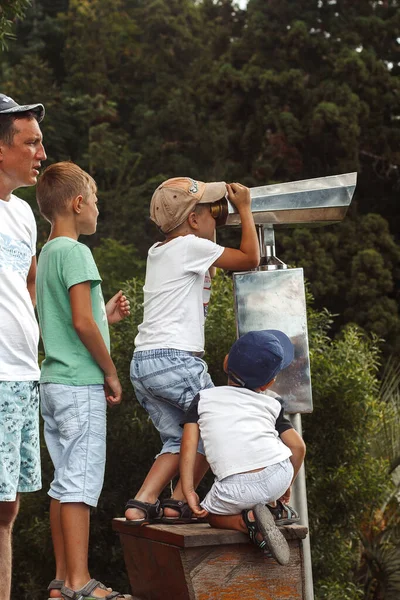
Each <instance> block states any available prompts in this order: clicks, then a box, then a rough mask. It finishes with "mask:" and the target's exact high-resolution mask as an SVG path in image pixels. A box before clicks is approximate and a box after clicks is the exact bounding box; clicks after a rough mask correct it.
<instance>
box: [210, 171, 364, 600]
mask: <svg viewBox="0 0 400 600" xmlns="http://www.w3.org/2000/svg"><path fill="white" fill-rule="evenodd" d="M356 177H357V174H356V173H346V174H344V175H335V176H331V177H319V178H317V179H309V180H303V181H294V182H290V183H282V184H277V185H267V186H262V187H255V188H252V189H251V190H250V194H251V198H252V204H251V207H252V212H253V216H254V221H255V223H256V228H257V232H258V239H259V243H260V254H261V261H260V266H259V267H258V268H257V269H255V270H253V271H248V272H245V273H234V274H233V281H234V297H235V308H236V319H237V331H238V335H239V336H241V335H243V334H245V333H247V332H248V331H254V330H261V329H279V330H281V331H283V332H284V333H286V335H288V336H289V338H290V339H291V341H292V343H293V345H294V348H295V355H294V360H293V363H292V364H291V365H290V366H289V367H288V368H287V369H285V371H284V372H283V373H282V374H281V376H280V377H278V379H277V381H276V383H274V385H273V386H272V387H271V388H270V389H272V390H273V391H274V392H275V393H276V394H278V395H279V396H281V397H282V398H283V400H284V406H285V411H286V412H287V413H289V414H291V415H292V416H291V420H292V423H293V425H294V427H295V428H296V429H297V431H298V432H299V433H300V434H301V416H300V415H301V413H310V412H312V393H311V375H310V357H309V350H308V335H307V313H306V300H305V290H304V275H303V269H301V268H295V269H288V268H287V266H286V265H285V264H284V263H283V262H282V261H281V260H279V258H277V256H276V254H275V228H279V227H293V226H295V225H310V226H315V225H330V224H332V223H337V222H339V221H341V220H342V219H343V218H344V216H345V214H346V212H347V209H348V207H349V205H350V202H351V199H352V197H353V193H354V189H355V186H356ZM213 210H214V216H215V217H216V219H217V225H219V226H221V225H227V226H233V225H239V224H240V216H239V214H238V212H237V211H236V209H235V208H234V206H232V205H231V204H230V203H229V202H228V201H227V200H222V201H221V202H220V203H218V205H216V206H215V207H214V209H213ZM300 261H301V257H300V256H299V262H300ZM293 500H294V504H295V505H296V508H297V509H298V510H299V512H300V516H301V520H302V523H303V524H304V525H308V518H307V499H306V487H305V475H304V469H302V470H301V472H300V473H299V476H298V478H297V480H296V484H295V489H294V494H293ZM307 542H308V539H307ZM304 559H305V561H304V562H305V575H306V582H305V583H306V586H305V587H306V590H305V591H306V598H307V600H311V599H312V598H313V588H312V570H311V557H310V551H309V542H308V543H307V544H306V545H305V547H304Z"/></svg>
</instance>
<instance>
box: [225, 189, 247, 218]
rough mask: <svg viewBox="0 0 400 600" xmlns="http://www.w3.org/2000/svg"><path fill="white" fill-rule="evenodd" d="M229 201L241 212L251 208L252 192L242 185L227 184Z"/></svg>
mask: <svg viewBox="0 0 400 600" xmlns="http://www.w3.org/2000/svg"><path fill="white" fill-rule="evenodd" d="M226 189H227V190H228V199H229V201H230V202H232V204H233V205H234V206H236V208H237V209H238V211H239V212H240V211H241V209H243V208H250V207H251V198H250V190H249V188H247V187H245V186H244V185H242V184H241V183H227V184H226Z"/></svg>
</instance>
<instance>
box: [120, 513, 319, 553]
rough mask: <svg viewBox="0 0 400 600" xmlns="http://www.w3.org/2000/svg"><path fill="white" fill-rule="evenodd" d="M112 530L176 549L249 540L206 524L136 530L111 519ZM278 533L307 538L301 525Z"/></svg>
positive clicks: (283, 528)
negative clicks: (172, 546)
mask: <svg viewBox="0 0 400 600" xmlns="http://www.w3.org/2000/svg"><path fill="white" fill-rule="evenodd" d="M112 526H113V529H114V531H117V532H118V533H122V534H124V535H129V536H133V537H139V538H144V539H149V540H153V541H157V542H161V543H164V544H171V545H174V546H178V547H180V548H193V547H198V546H219V545H221V544H248V543H249V537H248V536H247V535H246V534H244V533H241V532H240V531H234V530H231V529H214V528H213V527H210V525H209V524H208V523H198V524H197V523H196V524H195V523H193V524H190V525H165V524H160V525H145V526H143V527H137V526H136V525H131V524H130V523H129V521H126V519H124V518H117V519H113V523H112ZM280 529H281V531H282V533H283V535H284V536H285V537H286V539H303V538H305V537H306V535H307V528H306V527H303V526H301V525H289V526H285V527H281V528H280Z"/></svg>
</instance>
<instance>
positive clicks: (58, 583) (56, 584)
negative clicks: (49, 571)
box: [47, 579, 64, 592]
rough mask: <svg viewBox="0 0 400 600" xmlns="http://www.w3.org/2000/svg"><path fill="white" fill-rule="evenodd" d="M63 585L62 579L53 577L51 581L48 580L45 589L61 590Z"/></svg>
mask: <svg viewBox="0 0 400 600" xmlns="http://www.w3.org/2000/svg"><path fill="white" fill-rule="evenodd" d="M63 585H64V582H63V580H62V579H53V580H52V581H50V583H49V585H48V586H47V590H48V591H49V592H50V591H51V590H61V588H62V586H63Z"/></svg>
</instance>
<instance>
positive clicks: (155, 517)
mask: <svg viewBox="0 0 400 600" xmlns="http://www.w3.org/2000/svg"><path fill="white" fill-rule="evenodd" d="M128 508H137V509H138V510H141V511H143V512H144V517H143V518H142V519H126V522H127V523H129V525H151V523H160V520H161V517H162V514H163V511H162V508H161V504H160V501H159V500H156V502H155V503H154V504H151V503H150V502H141V501H140V500H135V499H132V498H131V499H130V500H128V502H127V503H126V506H125V510H128Z"/></svg>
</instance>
